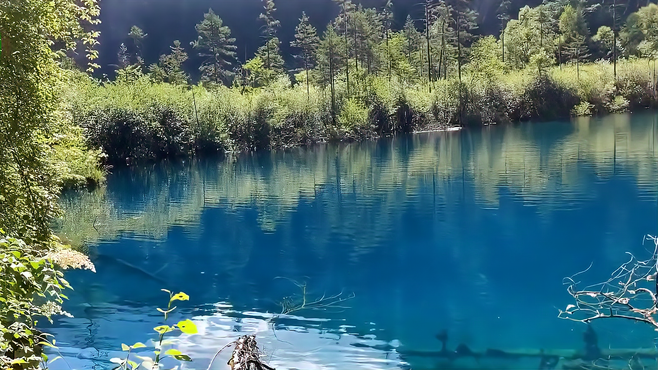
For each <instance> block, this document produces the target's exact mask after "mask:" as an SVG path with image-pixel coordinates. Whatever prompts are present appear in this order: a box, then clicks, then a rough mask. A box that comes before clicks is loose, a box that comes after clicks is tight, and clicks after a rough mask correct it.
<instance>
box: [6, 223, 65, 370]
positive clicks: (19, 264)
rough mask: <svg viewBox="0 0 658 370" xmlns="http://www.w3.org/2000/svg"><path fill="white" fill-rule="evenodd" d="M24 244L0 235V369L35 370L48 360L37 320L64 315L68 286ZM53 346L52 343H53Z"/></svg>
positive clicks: (44, 338)
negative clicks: (37, 327) (63, 303)
mask: <svg viewBox="0 0 658 370" xmlns="http://www.w3.org/2000/svg"><path fill="white" fill-rule="evenodd" d="M40 254H41V252H39V250H35V249H33V248H32V247H30V246H29V245H27V244H26V243H25V242H24V241H22V240H19V239H14V238H9V237H7V236H5V235H4V234H3V233H2V232H1V231H0V274H1V276H2V279H0V367H2V368H3V369H8V368H13V369H34V368H38V367H39V365H40V364H41V363H42V362H44V361H47V360H48V357H47V356H46V355H45V354H44V353H43V351H42V348H41V346H43V345H50V343H48V340H47V338H46V335H45V334H44V333H41V332H39V331H38V330H37V329H36V325H37V320H39V319H40V318H45V319H47V320H51V317H52V316H53V315H56V314H66V313H65V312H64V311H62V309H61V304H62V302H63V300H64V299H66V295H64V293H63V291H64V290H65V289H70V286H69V284H68V282H67V281H66V280H64V278H63V274H62V272H60V271H58V270H57V269H56V268H55V265H54V264H53V262H52V261H51V260H50V259H49V258H46V257H43V256H41V257H40V256H39V255H40ZM53 342H54V340H53Z"/></svg>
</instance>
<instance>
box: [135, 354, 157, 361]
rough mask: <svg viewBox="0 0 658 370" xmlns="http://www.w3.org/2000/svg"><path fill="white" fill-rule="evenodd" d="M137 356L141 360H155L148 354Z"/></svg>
mask: <svg viewBox="0 0 658 370" xmlns="http://www.w3.org/2000/svg"><path fill="white" fill-rule="evenodd" d="M135 357H136V358H138V359H140V360H142V361H151V362H153V359H152V358H150V357H148V356H139V355H135Z"/></svg>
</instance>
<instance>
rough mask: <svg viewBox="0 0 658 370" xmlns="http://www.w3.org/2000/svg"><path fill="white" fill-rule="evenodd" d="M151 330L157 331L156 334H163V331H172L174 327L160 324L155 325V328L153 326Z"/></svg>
mask: <svg viewBox="0 0 658 370" xmlns="http://www.w3.org/2000/svg"><path fill="white" fill-rule="evenodd" d="M153 330H155V331H156V332H158V334H165V333H169V332H170V331H172V330H174V329H173V328H172V327H170V326H167V325H160V326H156V327H155V328H153Z"/></svg>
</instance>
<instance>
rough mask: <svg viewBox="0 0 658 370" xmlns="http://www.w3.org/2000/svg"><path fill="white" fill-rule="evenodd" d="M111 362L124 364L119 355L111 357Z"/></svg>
mask: <svg viewBox="0 0 658 370" xmlns="http://www.w3.org/2000/svg"><path fill="white" fill-rule="evenodd" d="M110 362H111V363H113V364H119V365H121V364H123V360H122V359H120V358H118V357H113V358H111V359H110Z"/></svg>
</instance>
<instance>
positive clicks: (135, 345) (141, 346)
mask: <svg viewBox="0 0 658 370" xmlns="http://www.w3.org/2000/svg"><path fill="white" fill-rule="evenodd" d="M132 348H146V344H144V343H142V342H137V343H135V344H133V345H132Z"/></svg>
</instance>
